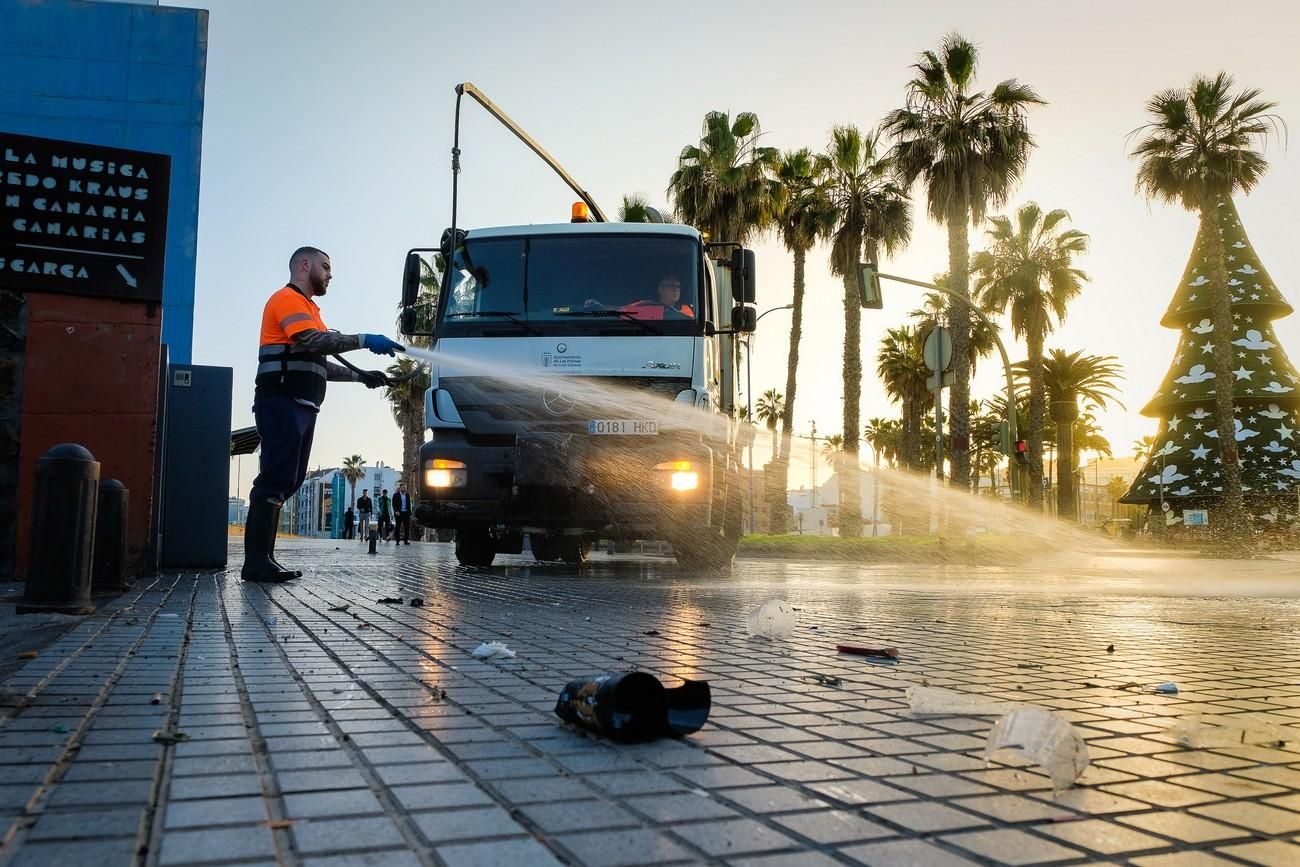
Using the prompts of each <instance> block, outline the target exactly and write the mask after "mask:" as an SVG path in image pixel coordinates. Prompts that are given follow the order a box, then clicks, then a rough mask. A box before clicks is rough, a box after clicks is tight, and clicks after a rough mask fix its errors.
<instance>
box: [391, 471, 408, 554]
mask: <svg viewBox="0 0 1300 867" xmlns="http://www.w3.org/2000/svg"><path fill="white" fill-rule="evenodd" d="M393 515H394V517H395V518H396V523H397V544H399V545H401V544H402V540H403V538H405V540H406V544H407V545H409V544H411V495H410V494H408V493H407V492H406V482H399V483H398V485H397V493H395V494H393Z"/></svg>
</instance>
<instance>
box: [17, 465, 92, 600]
mask: <svg viewBox="0 0 1300 867" xmlns="http://www.w3.org/2000/svg"><path fill="white" fill-rule="evenodd" d="M98 488H99V462H98V461H96V460H95V456H94V455H92V454H91V453H90V452H89V451H88V450H87V449H86V448H85V447H83V446H79V445H77V444H76V443H64V444H63V445H58V446H55V447H54V448H52V449H50V450H49V451H48V452H46V453H45V454H44V455H43V456H42V457H41V458H40V460H38V461H37V462H36V496H35V501H34V503H33V505H32V544H31V556H30V559H29V562H28V564H27V589H26V592H24V594H23V599H22V601H21V602H19V603H18V605H17V606H15V609H16V610H17V612H18V613H19V614H32V613H36V612H51V611H56V612H60V613H63V614H93V613H94V612H95V606H94V605H91V604H90V568H91V562H92V557H93V555H94V547H95V508H96V506H97V503H98V499H99V490H98Z"/></svg>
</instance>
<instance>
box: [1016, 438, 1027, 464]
mask: <svg viewBox="0 0 1300 867" xmlns="http://www.w3.org/2000/svg"><path fill="white" fill-rule="evenodd" d="M1016 460H1017V461H1019V462H1020V463H1022V464H1026V463H1029V443H1027V442H1025V441H1024V440H1016Z"/></svg>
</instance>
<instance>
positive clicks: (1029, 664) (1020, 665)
mask: <svg viewBox="0 0 1300 867" xmlns="http://www.w3.org/2000/svg"><path fill="white" fill-rule="evenodd" d="M1042 667H1043V664H1042V663H1041V662H1017V663H1016V668H1037V669H1039V670H1041V669H1042Z"/></svg>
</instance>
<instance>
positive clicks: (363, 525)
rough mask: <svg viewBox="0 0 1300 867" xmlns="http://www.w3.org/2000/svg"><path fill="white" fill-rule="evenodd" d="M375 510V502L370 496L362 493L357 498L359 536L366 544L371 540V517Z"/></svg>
mask: <svg viewBox="0 0 1300 867" xmlns="http://www.w3.org/2000/svg"><path fill="white" fill-rule="evenodd" d="M373 510H374V500H371V499H370V494H369V493H367V492H365V491H362V492H361V496H360V497H358V498H357V535H358V536H359V537H360V538H361V541H362V542H364V541H366V540H367V539H369V538H370V515H371V513H372V512H373Z"/></svg>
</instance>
